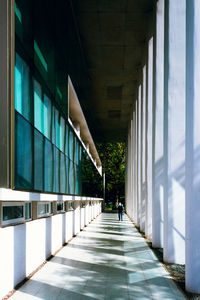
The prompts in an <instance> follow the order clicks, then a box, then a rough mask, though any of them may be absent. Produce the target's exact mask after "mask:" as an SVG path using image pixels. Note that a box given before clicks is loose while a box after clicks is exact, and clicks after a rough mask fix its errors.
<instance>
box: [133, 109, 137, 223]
mask: <svg viewBox="0 0 200 300" xmlns="http://www.w3.org/2000/svg"><path fill="white" fill-rule="evenodd" d="M132 127H133V143H132V147H133V157H132V159H133V164H132V165H133V219H134V222H136V223H137V186H136V177H137V161H136V145H137V140H136V139H137V138H136V110H135V105H134V109H133V123H132Z"/></svg>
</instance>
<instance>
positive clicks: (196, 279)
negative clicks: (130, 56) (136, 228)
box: [185, 0, 200, 293]
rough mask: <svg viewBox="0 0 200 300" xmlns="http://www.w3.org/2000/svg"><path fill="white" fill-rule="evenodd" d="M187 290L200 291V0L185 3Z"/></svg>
mask: <svg viewBox="0 0 200 300" xmlns="http://www.w3.org/2000/svg"><path fill="white" fill-rule="evenodd" d="M186 3H187V4H186V9H187V10H186V11H187V23H186V24H187V25H186V47H187V48H186V51H187V57H186V82H187V83H186V128H187V130H186V266H185V271H186V274H185V279H186V289H187V290H188V291H190V292H193V293H200V275H199V274H200V239H199V237H200V201H199V200H200V198H199V195H200V192H199V191H200V176H199V174H200V156H199V151H200V134H199V129H200V118H199V112H200V86H199V82H200V17H199V16H200V0H189V1H187V2H186Z"/></svg>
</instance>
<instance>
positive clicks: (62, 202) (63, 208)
mask: <svg viewBox="0 0 200 300" xmlns="http://www.w3.org/2000/svg"><path fill="white" fill-rule="evenodd" d="M58 204H62V209H61V210H58ZM64 212H65V202H64V201H57V202H56V213H57V214H61V213H64Z"/></svg>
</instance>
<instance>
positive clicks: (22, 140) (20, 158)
mask: <svg viewBox="0 0 200 300" xmlns="http://www.w3.org/2000/svg"><path fill="white" fill-rule="evenodd" d="M15 187H17V188H26V189H32V188H33V138H32V127H31V125H30V123H28V122H27V121H26V120H25V119H24V118H23V117H21V116H20V115H19V114H18V113H17V112H16V114H15Z"/></svg>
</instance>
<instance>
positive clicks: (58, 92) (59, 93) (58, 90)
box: [56, 86, 63, 100]
mask: <svg viewBox="0 0 200 300" xmlns="http://www.w3.org/2000/svg"><path fill="white" fill-rule="evenodd" d="M56 92H57V94H58V96H59V97H60V100H62V97H63V96H62V93H61V91H60V89H59V87H58V86H57V87H56Z"/></svg>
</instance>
